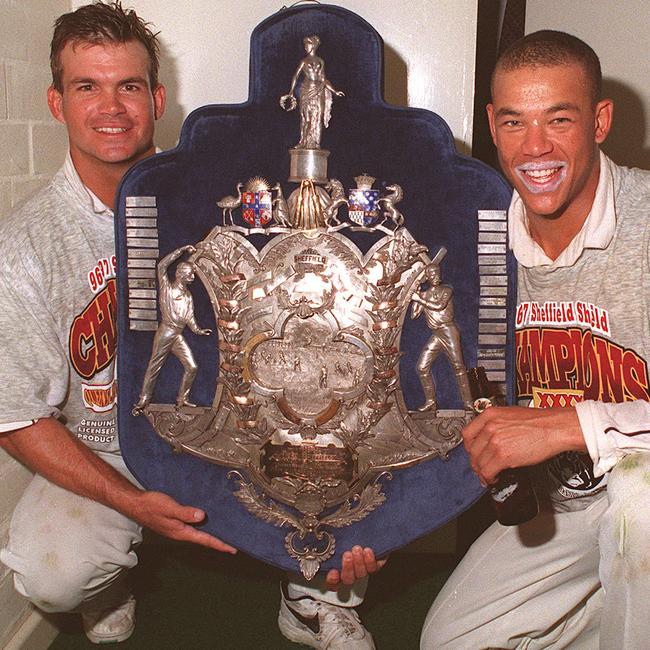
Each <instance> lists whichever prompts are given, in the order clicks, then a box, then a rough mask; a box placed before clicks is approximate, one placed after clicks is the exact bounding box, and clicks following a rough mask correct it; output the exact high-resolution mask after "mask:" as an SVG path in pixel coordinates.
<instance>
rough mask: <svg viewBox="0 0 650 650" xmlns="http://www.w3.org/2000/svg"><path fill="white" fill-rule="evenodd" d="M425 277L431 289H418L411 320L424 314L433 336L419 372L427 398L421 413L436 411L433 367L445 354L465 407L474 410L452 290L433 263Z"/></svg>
mask: <svg viewBox="0 0 650 650" xmlns="http://www.w3.org/2000/svg"><path fill="white" fill-rule="evenodd" d="M425 278H426V280H427V281H428V283H429V288H428V289H427V290H426V291H424V292H423V291H422V290H418V291H416V292H415V293H414V294H413V296H412V297H411V300H412V301H413V303H414V304H413V308H412V311H411V317H412V318H418V317H419V316H420V314H422V312H424V317H425V319H426V322H427V325H428V327H429V329H430V330H431V331H432V333H433V334H432V336H431V338H430V339H429V340H428V342H427V343H426V345H425V346H424V348H423V350H422V352H421V353H420V357H419V358H418V364H417V373H418V377H419V378H420V383H421V384H422V390H423V391H424V397H425V402H424V404H423V405H422V406H421V407H420V408H419V409H418V410H420V411H429V410H435V409H436V388H435V384H434V382H433V377H432V376H431V367H432V366H433V362H434V361H435V360H436V358H437V357H438V355H439V354H440V352H441V351H444V353H445V354H446V355H447V358H448V359H449V363H450V364H451V366H452V368H453V370H454V373H455V375H456V379H457V381H458V388H459V390H460V395H461V398H462V400H463V405H464V406H465V408H466V409H472V408H473V400H472V393H471V391H470V387H469V381H468V379H467V370H466V368H465V363H464V362H463V353H462V349H461V344H460V332H459V331H458V327H457V326H456V323H455V322H454V303H453V300H452V293H453V291H452V288H451V287H449V286H447V285H444V284H441V279H440V266H439V265H438V264H429V265H428V266H427V267H426V269H425Z"/></svg>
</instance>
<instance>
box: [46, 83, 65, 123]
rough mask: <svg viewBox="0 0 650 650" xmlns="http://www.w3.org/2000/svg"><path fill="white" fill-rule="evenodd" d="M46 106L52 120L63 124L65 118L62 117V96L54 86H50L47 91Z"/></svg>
mask: <svg viewBox="0 0 650 650" xmlns="http://www.w3.org/2000/svg"><path fill="white" fill-rule="evenodd" d="M47 105H48V107H49V109H50V113H52V115H53V116H54V119H56V120H58V121H59V122H62V123H63V124H65V118H64V117H63V95H62V94H61V93H60V92H59V91H58V90H57V89H56V88H55V87H54V86H50V87H49V88H48V89H47Z"/></svg>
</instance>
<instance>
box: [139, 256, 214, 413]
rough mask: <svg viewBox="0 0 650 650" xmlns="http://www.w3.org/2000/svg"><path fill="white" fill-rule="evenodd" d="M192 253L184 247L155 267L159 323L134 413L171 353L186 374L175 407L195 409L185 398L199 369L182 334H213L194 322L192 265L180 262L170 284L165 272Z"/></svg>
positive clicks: (146, 400)
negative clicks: (184, 256) (182, 256)
mask: <svg viewBox="0 0 650 650" xmlns="http://www.w3.org/2000/svg"><path fill="white" fill-rule="evenodd" d="M195 252H196V248H194V246H183V247H181V248H178V249H176V250H175V251H172V252H171V253H170V254H169V255H167V256H165V257H163V258H162V260H160V262H159V263H158V285H159V287H160V293H159V299H158V300H159V304H160V312H161V316H162V322H161V323H160V325H159V326H158V329H157V331H156V335H155V336H154V340H153V351H152V353H151V358H150V359H149V364H148V365H147V370H146V371H145V374H144V381H143V383H142V392H141V393H140V399H139V400H138V403H137V404H136V405H135V407H134V410H135V411H142V409H144V407H145V406H147V405H148V404H149V402H150V401H151V398H152V396H153V389H154V386H155V384H156V380H157V379H158V375H159V374H160V371H161V370H162V367H163V365H164V363H165V361H166V360H167V357H168V356H169V353H170V352H171V353H172V354H174V355H175V356H176V357H177V358H178V360H179V361H180V362H181V364H182V365H183V368H184V370H185V372H184V374H183V379H182V381H181V387H180V390H179V391H178V397H177V398H176V404H177V405H178V406H194V404H192V403H191V402H190V401H189V400H188V397H189V394H190V389H191V388H192V383H193V382H194V378H195V377H196V372H197V370H198V366H197V364H196V361H195V360H194V355H193V354H192V350H191V349H190V346H189V345H188V344H187V341H186V340H185V338H184V337H183V330H184V329H185V328H186V327H189V328H190V329H191V330H192V331H193V332H194V333H195V334H200V335H201V336H207V335H208V334H211V332H212V330H209V329H202V328H201V327H199V326H198V325H197V323H196V320H195V319H194V300H193V299H192V294H191V293H190V292H189V289H188V288H187V286H188V285H189V284H190V283H191V282H192V281H193V280H194V274H195V267H194V264H192V263H191V262H180V263H179V264H178V266H177V267H176V273H175V278H174V281H173V282H170V280H169V277H168V275H167V269H168V268H169V266H170V265H171V264H172V262H175V261H176V260H177V259H178V258H179V257H180V256H181V255H183V254H184V253H189V254H190V255H191V254H192V253H195Z"/></svg>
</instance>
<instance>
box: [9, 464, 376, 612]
mask: <svg viewBox="0 0 650 650" xmlns="http://www.w3.org/2000/svg"><path fill="white" fill-rule="evenodd" d="M98 455H99V456H100V457H101V458H103V459H104V460H105V461H106V462H108V463H109V464H110V465H112V466H113V467H114V468H115V469H117V470H118V471H119V472H120V473H121V474H123V475H124V476H126V477H127V478H128V479H129V480H130V481H131V482H132V483H134V484H135V485H139V483H138V482H137V481H136V479H135V478H134V477H133V475H132V474H131V473H130V472H129V470H128V469H127V467H126V465H125V464H124V461H123V460H122V457H121V456H118V455H115V454H106V453H99V454H98ZM141 541H142V528H141V527H140V525H139V524H137V523H136V522H134V521H132V520H131V519H129V518H128V517H125V516H124V515H121V514H120V513H119V512H117V511H115V510H112V509H111V508H108V507H106V506H104V505H102V504H101V503H97V502H96V501H92V500H91V499H87V498H85V497H81V496H79V495H77V494H74V493H73V492H69V491H68V490H64V489H63V488H60V487H58V486H57V485H54V484H53V483H50V482H49V481H47V480H46V479H44V478H43V477H42V476H39V475H36V476H34V478H33V479H32V481H31V483H30V484H29V485H28V486H27V489H26V490H25V492H24V493H23V495H22V497H21V499H20V501H19V502H18V504H17V505H16V508H15V510H14V513H13V516H12V519H11V523H10V525H9V541H8V543H7V547H6V548H3V549H1V550H0V561H2V562H3V563H4V564H6V565H7V566H8V567H9V568H10V569H11V570H12V571H13V572H14V586H15V588H16V591H18V592H19V593H21V594H22V595H23V596H25V597H26V598H28V599H29V600H30V601H31V602H32V603H34V605H36V606H37V607H38V608H39V609H41V610H43V611H46V612H72V611H75V612H80V611H92V610H98V609H104V608H105V607H110V606H112V605H114V604H116V603H118V602H119V601H120V600H121V599H122V598H123V597H124V593H125V590H126V589H127V585H126V584H125V580H124V578H125V577H126V573H127V571H126V570H128V569H131V568H132V567H134V566H135V565H136V564H137V563H138V557H137V555H136V553H135V548H136V547H137V546H138V544H140V542H141ZM361 582H362V584H359V583H358V584H356V585H354V586H353V588H351V589H350V588H344V589H340V590H339V591H338V592H336V591H329V590H327V589H326V588H325V586H324V580H322V579H318V578H314V580H312V581H311V582H309V583H308V582H306V581H303V580H301V578H300V577H299V576H293V575H292V576H290V577H289V594H290V595H291V596H292V597H294V598H295V597H298V596H302V595H308V596H311V597H312V598H315V599H316V600H321V601H325V602H329V603H332V604H334V605H340V606H343V607H354V606H356V605H358V604H359V603H360V602H362V600H363V594H364V592H365V585H366V582H367V581H361Z"/></svg>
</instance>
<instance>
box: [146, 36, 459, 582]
mask: <svg viewBox="0 0 650 650" xmlns="http://www.w3.org/2000/svg"><path fill="white" fill-rule="evenodd" d="M318 42H319V41H318V37H308V38H306V39H305V49H306V51H307V56H306V57H305V59H303V61H302V62H301V63H300V65H299V67H298V69H297V70H296V73H295V74H294V77H293V80H292V82H291V90H290V93H289V95H286V96H285V97H284V98H283V101H282V104H283V105H287V106H288V107H291V106H290V105H291V103H292V102H291V101H290V99H288V98H289V97H294V95H293V91H294V87H295V85H296V81H297V79H298V77H300V76H301V75H303V76H304V78H305V79H304V80H303V82H302V86H301V95H300V108H301V110H300V112H301V117H300V119H301V139H300V142H299V144H298V145H297V146H296V147H295V148H293V149H291V150H290V156H292V171H291V177H290V179H289V180H290V182H294V183H299V186H298V187H297V188H296V189H295V190H294V191H293V192H292V193H291V195H290V196H289V198H288V199H286V198H285V196H284V193H283V190H282V187H281V185H280V184H279V183H270V182H269V181H267V180H266V179H264V178H262V177H259V176H253V177H251V178H250V179H249V180H248V181H246V182H239V183H237V184H236V192H235V194H233V195H232V196H227V197H224V198H223V199H221V200H219V201H218V202H217V205H218V206H219V208H220V209H221V221H222V224H221V225H217V226H215V227H214V228H213V229H212V231H211V232H210V233H209V234H208V235H207V236H206V237H205V238H204V239H203V240H202V241H200V242H197V243H196V244H195V245H194V246H193V247H183V248H181V249H178V250H177V251H174V252H173V253H171V254H170V255H168V256H167V257H165V258H163V259H162V260H161V261H160V263H159V268H158V279H159V283H160V286H161V287H162V286H163V285H164V286H167V287H168V289H167V290H166V292H161V294H160V297H161V305H160V307H161V324H160V326H159V328H158V332H157V333H156V336H155V338H154V343H153V348H152V355H151V360H150V362H149V367H148V369H147V372H146V377H145V381H144V384H143V387H142V392H141V395H140V399H139V401H138V403H137V404H136V405H134V409H133V412H134V414H135V415H141V414H144V415H145V416H146V417H147V418H148V420H149V421H150V422H151V424H152V426H153V427H154V429H155V430H156V432H157V433H158V434H159V435H160V436H161V437H162V438H164V439H165V440H167V441H168V442H169V443H170V444H171V445H172V446H173V448H174V449H175V450H176V451H179V452H180V451H183V452H187V453H190V454H193V455H195V456H198V457H200V458H203V459H205V460H208V461H210V462H213V463H218V464H220V465H225V466H227V467H231V468H232V472H230V474H229V476H230V477H231V478H232V479H233V480H235V481H237V489H236V490H235V492H234V495H235V497H236V498H237V499H238V500H239V501H240V503H241V504H242V505H243V506H244V507H245V508H246V509H247V510H248V511H249V512H251V513H253V514H254V515H255V516H257V517H259V518H260V519H262V520H264V521H265V522H268V523H270V524H273V525H274V526H278V527H286V528H289V532H288V533H287V535H286V537H285V547H286V550H287V553H288V554H289V555H290V556H291V557H292V558H294V559H295V560H296V561H297V563H298V565H299V568H300V571H301V572H302V574H303V575H304V576H305V577H306V578H307V579H311V578H312V577H313V576H314V575H315V574H316V573H317V571H318V569H319V567H320V565H321V564H322V563H323V562H324V561H325V560H327V559H329V558H330V557H332V555H333V554H334V551H335V545H336V540H335V533H334V531H335V530H336V529H337V528H340V527H343V526H349V525H350V524H353V523H354V522H357V521H360V520H361V519H363V518H364V517H366V516H367V515H368V514H369V513H370V512H372V511H373V510H375V509H376V508H378V507H380V506H381V504H382V503H383V502H384V501H385V498H386V497H385V494H384V492H383V481H386V480H389V479H390V478H391V472H392V471H394V470H396V469H400V468H405V467H409V466H411V465H414V464H416V463H419V462H421V461H423V460H426V459H430V458H433V457H443V458H444V457H446V456H447V455H448V453H449V452H450V451H451V450H452V449H453V448H454V447H456V446H457V445H458V444H459V442H460V440H461V437H460V432H461V430H462V428H463V426H464V425H465V424H466V423H467V421H469V419H470V418H471V417H472V410H471V406H472V405H471V397H470V396H469V394H468V392H467V391H468V388H467V386H466V375H465V366H464V364H463V359H462V353H461V349H460V337H459V335H458V329H457V328H456V325H455V323H454V320H453V298H452V291H451V288H450V287H447V286H445V285H443V284H442V283H441V277H440V267H439V263H440V260H441V259H442V257H443V256H444V255H445V253H446V251H445V250H444V249H441V250H440V251H438V252H437V254H436V256H435V257H434V258H433V259H431V258H430V257H429V256H428V255H427V248H426V247H425V246H423V245H421V244H419V243H418V242H417V241H416V240H415V239H414V238H413V236H412V235H411V233H410V232H409V231H408V230H407V229H406V228H405V227H404V221H405V219H404V216H403V215H402V213H401V212H400V211H399V210H398V209H397V207H396V204H397V203H398V202H399V201H401V199H402V197H403V192H402V188H401V187H400V186H399V185H396V184H392V185H387V186H386V190H385V192H384V193H383V195H381V194H382V193H381V192H379V191H378V190H373V189H372V185H373V183H374V180H375V179H373V178H372V177H370V176H369V175H368V174H361V175H359V176H358V177H357V188H354V190H360V191H361V193H363V191H365V192H366V196H367V197H371V198H372V202H371V203H372V204H371V205H370V204H368V205H370V207H369V208H368V209H366V207H367V206H366V207H364V205H365V204H362V203H363V202H362V201H361V199H360V198H359V196H360V194H359V192H357V191H353V190H350V192H348V193H346V191H345V189H344V187H343V185H342V183H341V182H340V181H338V180H336V179H329V178H327V173H326V172H327V157H325V158H324V161H325V163H324V164H323V162H322V160H321V159H319V154H318V152H322V150H321V149H320V135H321V131H322V128H323V127H325V126H327V123H328V121H329V111H330V104H331V94H332V93H335V94H338V95H342V93H339V92H338V91H335V90H334V89H333V87H332V85H331V84H330V83H329V81H327V79H326V78H325V73H324V64H323V62H322V60H321V59H319V58H318V57H316V56H315V49H316V47H317V45H318ZM294 101H296V100H295V97H294ZM316 122H318V124H316ZM295 152H302V153H299V154H296V153H295ZM304 152H307V154H306V157H305V153H304ZM327 153H328V152H327ZM294 156H295V159H294ZM314 157H315V158H316V159H318V160H319V162H318V164H317V165H316V166H314V165H313V164H312V163H313V160H312V159H313V158H314ZM305 161H306V162H305ZM353 196H354V197H355V200H356V199H359V200H358V201H357V202H356V203H355V204H354V205H353V207H352V208H350V207H349V203H350V201H349V199H350V198H351V197H353ZM360 201H361V202H360ZM355 211H356V212H355ZM359 211H361V212H359ZM350 213H352V214H350ZM233 215H234V216H233ZM239 217H241V218H239ZM351 217H353V218H351ZM354 230H363V231H366V232H370V233H376V234H377V236H378V238H377V241H376V242H375V243H374V245H373V246H372V247H371V248H370V250H368V252H366V253H365V254H364V253H362V252H361V251H360V250H359V248H358V247H357V246H356V245H355V244H354V243H353V242H352V241H351V239H350V238H349V237H348V235H347V233H348V232H350V231H354ZM252 234H258V235H259V234H264V235H266V236H267V237H268V242H267V243H266V245H265V246H264V247H263V248H262V250H258V249H257V248H256V247H255V246H254V245H253V244H252V242H251V241H250V240H249V237H250V236H251V235H252ZM182 257H185V258H186V259H184V260H183V261H182V262H181V263H180V264H179V266H178V267H177V271H176V278H175V279H174V280H173V281H171V280H170V279H169V277H168V276H167V273H168V270H167V268H168V266H169V265H170V263H171V261H174V260H180V259H181V258H182ZM178 268H180V269H181V271H180V273H179V270H178ZM190 271H192V273H190ZM194 274H195V275H196V278H197V279H198V280H199V281H200V282H202V284H203V285H204V287H205V289H206V291H207V294H208V296H209V298H210V301H211V303H212V306H213V309H214V317H215V321H216V324H217V328H216V329H217V337H218V340H216V341H215V345H216V346H217V347H218V351H219V377H218V382H217V386H216V389H215V397H214V401H213V403H212V404H211V405H209V406H194V405H192V404H191V402H190V401H189V390H190V388H189V387H191V381H192V379H193V377H194V374H196V367H195V365H193V364H195V363H196V362H195V361H194V358H193V356H192V354H191V351H190V350H189V348H188V346H187V343H186V342H185V340H184V339H183V336H182V332H183V329H184V328H185V327H190V328H191V329H192V330H193V331H195V332H197V333H199V334H205V335H209V334H210V332H209V330H205V329H202V328H201V327H200V326H199V325H198V324H197V323H196V322H195V320H194V314H193V305H192V301H191V295H190V294H189V290H188V285H189V283H190V282H191V281H192V280H193V279H194ZM174 292H176V293H174ZM163 293H164V294H165V295H167V298H165V299H164V300H167V301H168V302H171V304H172V307H169V306H168V305H167V303H164V302H163ZM168 294H169V295H168ZM169 296H171V299H170V298H169ZM178 296H181V299H180V300H175V301H174V300H173V298H175V297H178ZM188 296H189V298H188ZM174 305H175V307H174ZM411 308H412V311H411V317H414V318H419V317H420V316H421V315H422V317H423V318H424V319H425V321H426V324H427V326H428V327H429V328H430V330H431V336H430V339H429V341H428V342H427V344H426V345H425V346H424V348H423V350H422V353H421V355H420V359H419V361H418V367H417V372H418V375H419V377H420V380H421V382H422V386H423V389H424V394H425V403H424V404H423V405H422V407H421V410H419V411H416V412H409V410H408V409H407V408H406V405H405V402H404V398H403V395H402V391H401V386H400V375H399V361H400V357H401V352H400V338H401V332H402V326H403V324H404V320H405V319H406V318H407V317H409V309H411ZM440 352H443V353H444V355H445V356H446V357H447V358H448V360H449V362H450V364H451V366H452V367H453V369H454V373H455V375H456V377H457V378H458V388H459V392H460V394H461V397H462V400H463V403H464V404H465V405H466V407H467V408H466V409H465V410H440V409H438V408H437V404H436V399H435V387H434V385H433V381H432V380H431V364H432V363H433V361H434V359H435V358H436V356H437V355H438V354H439V353H440ZM169 354H174V355H176V356H177V357H178V358H179V359H180V361H181V363H183V365H184V366H185V371H186V372H185V376H184V379H183V385H182V386H181V387H180V389H179V395H178V400H177V403H176V404H164V403H157V402H155V400H154V399H153V396H154V389H155V380H156V378H157V376H158V373H159V372H160V369H161V368H162V364H163V363H164V362H165V359H167V357H168V355H169Z"/></svg>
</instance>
